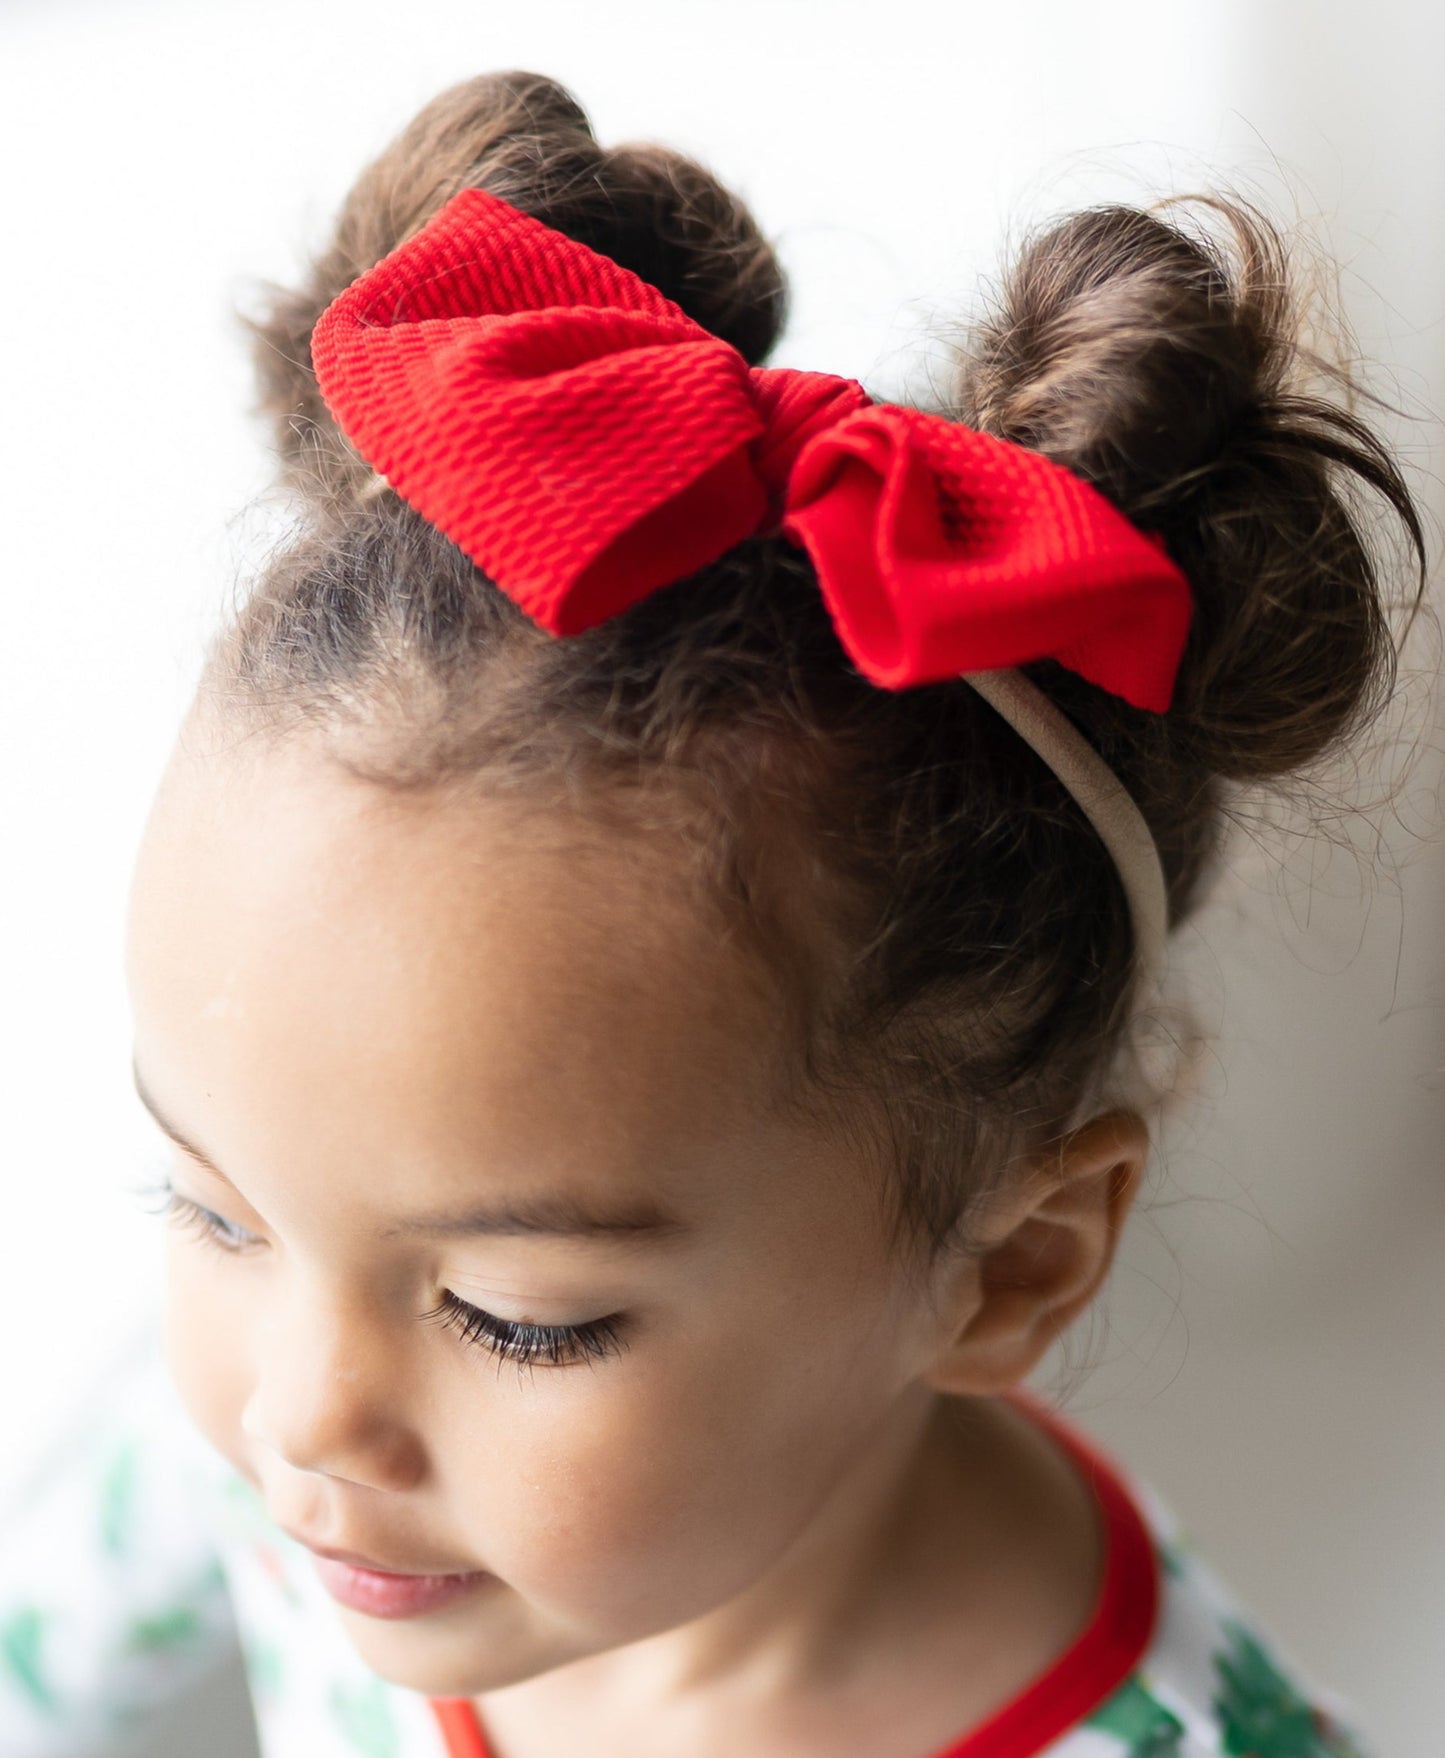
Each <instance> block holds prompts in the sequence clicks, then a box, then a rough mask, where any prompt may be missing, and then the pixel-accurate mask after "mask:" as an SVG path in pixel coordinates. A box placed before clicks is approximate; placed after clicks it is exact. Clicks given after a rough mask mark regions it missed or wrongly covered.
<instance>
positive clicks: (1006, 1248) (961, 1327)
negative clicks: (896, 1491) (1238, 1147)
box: [923, 1110, 1149, 1397]
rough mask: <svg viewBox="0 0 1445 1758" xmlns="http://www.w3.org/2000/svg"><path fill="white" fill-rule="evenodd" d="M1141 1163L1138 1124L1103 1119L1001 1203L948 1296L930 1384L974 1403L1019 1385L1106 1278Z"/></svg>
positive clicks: (1072, 1137)
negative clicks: (973, 1399)
mask: <svg viewBox="0 0 1445 1758" xmlns="http://www.w3.org/2000/svg"><path fill="white" fill-rule="evenodd" d="M1148 1155H1149V1131H1148V1129H1147V1127H1146V1125H1145V1123H1144V1121H1143V1119H1142V1118H1141V1117H1139V1116H1138V1115H1137V1114H1136V1113H1134V1112H1132V1111H1123V1110H1118V1111H1106V1112H1103V1113H1101V1114H1100V1115H1099V1116H1098V1117H1095V1118H1093V1119H1092V1120H1091V1121H1090V1122H1088V1123H1086V1124H1084V1125H1082V1126H1081V1127H1080V1128H1078V1129H1076V1130H1073V1131H1072V1132H1071V1133H1070V1134H1069V1135H1067V1136H1065V1137H1064V1139H1063V1141H1062V1142H1061V1143H1060V1144H1059V1146H1058V1148H1057V1149H1054V1150H1051V1151H1050V1153H1049V1154H1048V1156H1047V1158H1046V1159H1042V1160H1040V1161H1038V1162H1037V1163H1036V1165H1035V1167H1034V1169H1033V1171H1032V1172H1031V1174H1030V1175H1029V1176H1028V1177H1026V1178H1025V1179H1024V1180H1023V1181H1022V1183H1021V1184H1019V1185H1015V1186H1011V1187H1010V1188H1009V1189H1007V1190H1006V1191H1005V1192H1004V1193H1003V1194H1002V1195H1001V1197H1000V1198H999V1200H998V1202H997V1204H996V1205H995V1207H994V1208H993V1210H992V1211H991V1213H990V1215H989V1216H988V1217H987V1218H986V1219H985V1220H984V1221H983V1223H982V1235H983V1237H982V1240H981V1241H980V1242H979V1243H978V1244H977V1246H976V1249H975V1250H974V1251H973V1252H972V1253H971V1254H970V1255H969V1258H968V1260H967V1263H966V1264H965V1265H963V1266H961V1268H960V1270H959V1273H958V1274H957V1275H956V1276H955V1277H954V1278H953V1280H952V1282H951V1285H950V1288H949V1290H948V1293H947V1295H946V1296H945V1302H944V1306H943V1308H942V1311H943V1316H944V1320H945V1326H946V1327H950V1328H946V1334H945V1338H944V1346H943V1350H942V1352H941V1354H940V1355H938V1356H937V1357H936V1358H935V1360H934V1363H933V1366H932V1367H931V1368H930V1369H929V1370H928V1372H926V1373H925V1375H924V1376H923V1377H924V1379H925V1381H926V1383H927V1384H929V1385H930V1386H932V1387H933V1388H934V1389H935V1390H936V1391H940V1392H951V1393H959V1394H962V1395H966V1396H975V1397H977V1396H989V1395H992V1394H994V1393H998V1392H1002V1391H1004V1390H1005V1389H1007V1388H1008V1387H1009V1386H1012V1385H1016V1384H1017V1383H1018V1382H1019V1381H1020V1380H1022V1379H1024V1378H1025V1376H1026V1375H1027V1374H1028V1373H1029V1371H1030V1370H1031V1369H1032V1368H1033V1367H1034V1366H1035V1364H1036V1363H1037V1362H1038V1360H1039V1359H1040V1357H1041V1356H1042V1355H1043V1353H1044V1351H1045V1350H1046V1349H1047V1348H1048V1346H1049V1344H1050V1343H1052V1342H1053V1340H1054V1338H1055V1337H1057V1336H1058V1334H1059V1333H1060V1332H1061V1331H1062V1330H1064V1329H1065V1328H1066V1326H1068V1325H1069V1324H1070V1323H1071V1322H1072V1321H1073V1320H1074V1319H1075V1318H1076V1317H1077V1316H1078V1315H1079V1314H1080V1313H1081V1312H1082V1311H1083V1309H1084V1308H1085V1307H1086V1306H1087V1305H1088V1304H1089V1302H1090V1301H1091V1300H1092V1299H1093V1297H1094V1295H1095V1294H1096V1293H1097V1292H1098V1290H1099V1288H1100V1286H1101V1284H1102V1283H1103V1281H1104V1278H1105V1277H1106V1276H1107V1275H1108V1273H1109V1266H1110V1264H1111V1263H1112V1261H1113V1257H1114V1248H1115V1246H1116V1245H1117V1244H1118V1240H1119V1234H1120V1232H1121V1230H1122V1228H1123V1225H1124V1220H1125V1218H1126V1216H1127V1215H1128V1213H1129V1209H1130V1206H1131V1204H1132V1203H1133V1200H1134V1197H1135V1195H1136V1194H1137V1192H1138V1189H1139V1185H1140V1182H1141V1180H1142V1178H1143V1175H1144V1166H1145V1163H1146V1161H1147V1159H1148Z"/></svg>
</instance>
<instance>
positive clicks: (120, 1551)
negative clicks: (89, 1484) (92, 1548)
mask: <svg viewBox="0 0 1445 1758" xmlns="http://www.w3.org/2000/svg"><path fill="white" fill-rule="evenodd" d="M139 1463H140V1451H139V1449H138V1448H137V1446H136V1445H135V1443H134V1441H127V1442H126V1443H125V1444H124V1445H123V1446H121V1447H120V1448H119V1449H118V1450H117V1452H116V1454H115V1457H114V1458H113V1459H112V1460H111V1461H110V1463H109V1464H108V1465H107V1466H106V1469H105V1476H104V1478H103V1479H102V1480H101V1485H100V1544H101V1549H102V1550H103V1551H104V1552H105V1554H106V1555H107V1556H108V1557H122V1556H124V1555H125V1553H126V1551H127V1549H128V1548H129V1546H130V1538H131V1533H132V1531H133V1530H134V1527H135V1497H136V1473H137V1468H138V1466H139Z"/></svg>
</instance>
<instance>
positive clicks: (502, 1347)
mask: <svg viewBox="0 0 1445 1758" xmlns="http://www.w3.org/2000/svg"><path fill="white" fill-rule="evenodd" d="M422 1317H423V1318H424V1319H429V1320H436V1321H437V1322H439V1323H441V1324H443V1325H447V1326H449V1327H450V1328H451V1329H452V1330H454V1331H456V1332H457V1333H458V1335H459V1336H460V1337H461V1339H462V1341H463V1342H464V1343H481V1344H483V1345H484V1346H485V1347H486V1348H488V1349H490V1350H491V1352H492V1353H493V1354H494V1355H495V1356H496V1357H497V1360H498V1364H499V1365H500V1363H501V1362H502V1361H515V1362H517V1363H518V1364H519V1365H521V1366H524V1367H533V1366H536V1365H538V1364H542V1365H545V1366H548V1367H566V1366H568V1365H571V1364H573V1363H578V1362H584V1361H585V1362H589V1363H595V1362H598V1361H604V1360H606V1358H607V1357H608V1356H609V1355H616V1354H620V1353H621V1351H622V1350H623V1349H625V1348H626V1347H627V1344H626V1341H625V1340H624V1338H623V1335H622V1330H623V1321H622V1315H621V1314H620V1313H611V1314H609V1315H607V1316H606V1317H604V1318H597V1319H589V1320H588V1321H587V1322H586V1323H585V1324H575V1325H539V1324H533V1323H531V1322H529V1321H527V1320H523V1319H509V1318H499V1317H498V1316H497V1315H496V1314H495V1313H490V1312H484V1311H483V1310H482V1308H481V1307H479V1306H473V1305H472V1304H471V1302H470V1301H467V1300H463V1299H462V1298H461V1297H460V1295H457V1294H453V1293H451V1292H450V1291H448V1292H447V1293H445V1294H443V1296H442V1298H441V1300H440V1301H439V1302H438V1303H437V1305H436V1306H434V1307H433V1308H432V1309H431V1311H430V1312H426V1313H423V1314H422Z"/></svg>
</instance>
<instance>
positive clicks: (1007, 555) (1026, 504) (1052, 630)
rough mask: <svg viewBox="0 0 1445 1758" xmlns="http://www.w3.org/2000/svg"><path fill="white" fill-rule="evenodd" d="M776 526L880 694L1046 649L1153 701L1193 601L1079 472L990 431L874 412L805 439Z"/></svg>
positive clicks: (1156, 550)
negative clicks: (805, 558)
mask: <svg viewBox="0 0 1445 1758" xmlns="http://www.w3.org/2000/svg"><path fill="white" fill-rule="evenodd" d="M783 529H784V531H785V532H786V533H787V534H788V535H790V536H792V537H793V538H794V539H795V540H796V541H798V542H800V543H802V544H804V545H805V546H806V547H807V550H808V553H809V555H810V556H811V557H812V560H813V563H814V566H815V568H816V569H817V572H818V580H819V585H820V587H821V589H822V592H823V595H824V597H825V599H826V600H827V603H828V608H829V611H830V612H831V614H832V617H833V621H834V623H835V624H836V626H837V628H838V632H839V635H840V637H841V639H842V640H843V643H844V645H845V646H846V647H847V648H848V651H849V652H850V654H851V655H852V657H853V659H854V662H855V663H856V664H857V666H858V669H859V670H860V671H862V672H863V673H864V675H865V676H867V677H869V678H871V679H872V680H873V682H875V683H877V684H880V685H882V686H884V687H885V688H887V689H895V690H896V689H903V688H906V687H907V686H908V685H910V684H920V683H930V682H934V681H937V680H941V679H944V678H950V677H957V676H958V675H960V674H961V673H963V672H969V671H992V670H995V669H998V668H1001V667H1005V666H1015V665H1022V664H1024V663H1026V662H1027V661H1029V660H1031V659H1039V658H1044V657H1048V658H1054V659H1057V660H1058V661H1059V662H1060V664H1062V665H1066V666H1068V667H1069V668H1070V669H1071V670H1073V671H1077V672H1080V673H1081V674H1082V675H1083V676H1085V677H1087V678H1089V679H1091V680H1092V681H1093V682H1094V683H1096V684H1099V685H1101V686H1102V687H1103V688H1104V689H1106V690H1111V691H1113V692H1114V693H1115V694H1116V695H1120V696H1123V697H1125V698H1126V699H1127V700H1129V701H1130V702H1132V703H1134V704H1135V706H1136V707H1140V708H1149V709H1154V710H1156V711H1161V712H1162V710H1164V709H1165V708H1167V707H1168V706H1169V701H1170V696H1171V694H1172V686H1173V679H1174V672H1175V669H1176V667H1177V660H1178V655H1179V653H1180V651H1181V650H1182V648H1183V645H1184V640H1185V637H1186V635H1187V633H1188V629H1189V621H1190V615H1191V611H1192V599H1191V596H1190V593H1189V589H1188V586H1187V584H1186V583H1185V581H1184V578H1183V576H1182V574H1180V572H1179V570H1178V569H1177V568H1176V567H1175V566H1174V564H1173V563H1172V562H1171V561H1169V559H1168V557H1167V556H1166V555H1165V554H1164V552H1163V549H1162V547H1161V546H1160V545H1158V544H1157V543H1156V542H1155V541H1154V540H1153V539H1151V538H1148V537H1146V536H1145V535H1144V534H1143V533H1142V532H1140V531H1139V530H1137V529H1136V527H1135V526H1133V525H1132V524H1130V522H1129V521H1128V520H1127V519H1126V518H1125V517H1124V515H1123V514H1122V513H1121V512H1120V511H1119V510H1118V509H1117V508H1116V507H1115V506H1113V505H1112V504H1111V503H1110V502H1109V501H1108V500H1106V499H1105V498H1104V496H1103V495H1101V494H1100V493H1099V492H1098V490H1097V489H1095V488H1093V487H1092V486H1091V485H1090V484H1089V483H1087V482H1085V481H1084V480H1083V479H1082V478H1081V477H1078V476H1075V475H1073V473H1072V472H1070V471H1068V470H1064V469H1061V468H1060V467H1059V466H1058V465H1056V464H1053V463H1051V462H1050V461H1049V460H1048V459H1047V458H1044V457H1042V456H1041V455H1040V454H1038V453H1037V452H1030V451H1028V450H1026V449H1025V448H1023V447H1021V446H1016V445H1013V444H1011V443H1010V442H1008V441H1006V440H1000V439H996V438H994V437H993V436H992V435H991V434H985V433H979V432H977V431H976V430H975V429H973V428H969V427H964V426H963V425H961V424H960V423H958V422H952V421H945V420H942V419H941V418H939V417H937V416H933V415H929V414H926V413H924V412H922V411H920V410H912V409H901V408H897V407H893V406H874V407H872V408H869V409H866V410H862V411H859V412H858V413H856V414H852V415H849V416H847V417H845V418H844V419H843V420H841V421H839V422H837V423H836V424H835V425H834V426H833V427H831V428H829V429H828V430H827V431H826V432H825V433H823V434H820V435H819V436H818V437H816V438H815V439H813V440H812V441H811V442H810V443H809V444H808V445H807V446H805V447H804V448H803V450H802V452H801V453H800V455H799V457H798V460H797V463H796V465H795V466H794V470H793V475H792V479H791V483H790V487H789V494H788V502H787V508H786V512H785V517H784V521H783Z"/></svg>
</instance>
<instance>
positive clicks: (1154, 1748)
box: [1084, 1679, 1184, 1758]
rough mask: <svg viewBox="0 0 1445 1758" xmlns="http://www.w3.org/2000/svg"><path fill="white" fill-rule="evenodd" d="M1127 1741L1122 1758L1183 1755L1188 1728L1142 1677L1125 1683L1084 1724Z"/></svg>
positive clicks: (1171, 1757)
mask: <svg viewBox="0 0 1445 1758" xmlns="http://www.w3.org/2000/svg"><path fill="white" fill-rule="evenodd" d="M1084 1726H1085V1727H1090V1728H1094V1729H1096V1730H1097V1731H1098V1732H1099V1733H1101V1734H1112V1735H1113V1736H1114V1738H1115V1739H1116V1740H1122V1741H1123V1742H1124V1752H1123V1753H1122V1754H1121V1755H1120V1758H1180V1755H1181V1754H1182V1752H1183V1747H1182V1745H1181V1744H1180V1742H1181V1741H1182V1740H1183V1738H1184V1727H1183V1724H1182V1723H1181V1722H1179V1721H1178V1720H1177V1719H1176V1718H1175V1717H1174V1716H1172V1715H1171V1714H1170V1713H1169V1711H1168V1710H1167V1709H1166V1708H1165V1707H1164V1705H1163V1704H1162V1703H1160V1702H1159V1701H1158V1700H1157V1699H1156V1698H1154V1697H1151V1696H1150V1695H1149V1693H1148V1692H1147V1691H1146V1690H1145V1689H1144V1687H1143V1686H1142V1685H1141V1684H1140V1683H1139V1681H1138V1679H1130V1680H1129V1681H1128V1683H1127V1684H1125V1685H1123V1686H1121V1687H1120V1688H1119V1690H1117V1691H1116V1692H1115V1693H1114V1695H1113V1696H1112V1697H1111V1698H1110V1699H1109V1701H1108V1702H1107V1703H1105V1704H1104V1705H1103V1707H1102V1708H1100V1709H1096V1710H1095V1711H1094V1713H1093V1714H1092V1715H1091V1716H1090V1717H1089V1719H1088V1720H1087V1721H1086V1722H1085V1723H1084Z"/></svg>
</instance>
